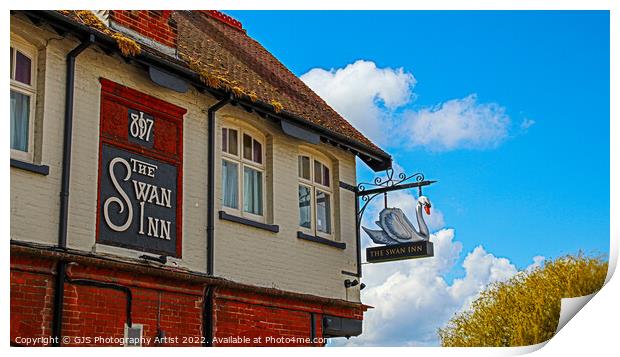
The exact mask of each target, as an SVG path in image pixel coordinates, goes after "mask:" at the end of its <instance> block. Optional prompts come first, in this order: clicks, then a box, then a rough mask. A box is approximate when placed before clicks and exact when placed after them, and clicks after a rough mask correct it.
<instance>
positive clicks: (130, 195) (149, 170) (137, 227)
mask: <svg viewBox="0 0 620 357" xmlns="http://www.w3.org/2000/svg"><path fill="white" fill-rule="evenodd" d="M100 173H101V180H100V185H101V186H100V189H99V204H100V207H99V240H100V241H101V242H102V243H106V244H111V245H117V246H122V247H127V248H132V249H137V250H141V251H147V252H152V253H158V254H165V255H173V256H174V255H176V251H177V247H176V245H177V227H176V225H177V168H176V167H175V166H174V165H171V164H168V163H165V162H162V161H159V160H155V159H152V158H147V157H144V156H142V155H138V154H135V153H132V152H130V151H127V150H123V149H120V148H116V147H114V146H111V145H107V144H103V145H102V150H101V167H100Z"/></svg>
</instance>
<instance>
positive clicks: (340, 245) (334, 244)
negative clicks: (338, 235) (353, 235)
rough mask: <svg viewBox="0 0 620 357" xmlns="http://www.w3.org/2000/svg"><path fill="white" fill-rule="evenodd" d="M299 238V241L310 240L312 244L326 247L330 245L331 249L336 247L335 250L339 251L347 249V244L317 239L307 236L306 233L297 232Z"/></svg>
mask: <svg viewBox="0 0 620 357" xmlns="http://www.w3.org/2000/svg"><path fill="white" fill-rule="evenodd" d="M297 238H299V239H303V240H309V241H311V242H315V243H321V244H325V245H329V246H330V247H334V248H338V249H345V248H346V247H347V244H346V243H343V242H336V241H333V240H330V239H325V238H322V237H317V236H313V235H310V234H306V233H304V232H299V231H298V232H297Z"/></svg>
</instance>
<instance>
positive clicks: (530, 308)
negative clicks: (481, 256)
mask: <svg viewBox="0 0 620 357" xmlns="http://www.w3.org/2000/svg"><path fill="white" fill-rule="evenodd" d="M607 264H608V263H607V261H605V260H603V259H602V258H599V257H596V258H594V257H587V256H584V255H583V254H582V253H581V252H580V253H578V254H577V255H567V256H564V257H561V258H558V259H556V260H553V261H549V260H548V261H545V263H544V264H543V266H542V267H537V268H535V269H533V270H531V271H526V272H521V273H519V274H517V275H515V276H514V277H513V278H511V279H510V280H508V281H505V282H501V283H494V284H491V285H489V286H488V287H487V289H486V290H484V291H483V292H482V293H480V295H479V297H478V298H477V299H476V300H475V301H474V302H473V303H472V305H471V308H470V310H468V311H464V312H461V313H458V314H456V315H455V316H454V317H453V318H452V319H451V320H450V321H449V322H448V323H447V325H446V326H445V327H444V328H441V329H439V331H438V333H439V337H440V338H441V344H442V346H446V347H457V346H458V347H474V346H525V345H532V344H537V343H541V342H544V341H546V340H548V339H550V338H551V337H553V335H554V333H555V330H556V328H557V324H558V321H559V318H560V306H561V299H562V298H570V297H578V296H583V295H589V294H592V293H594V292H596V291H598V290H599V289H600V288H601V287H602V286H603V283H604V282H605V276H606V275H607Z"/></svg>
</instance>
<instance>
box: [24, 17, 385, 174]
mask: <svg viewBox="0 0 620 357" xmlns="http://www.w3.org/2000/svg"><path fill="white" fill-rule="evenodd" d="M15 12H23V13H24V14H26V15H27V16H28V18H30V19H32V18H33V17H34V18H36V19H38V20H40V21H44V22H49V23H50V24H53V26H54V29H60V30H63V31H66V32H67V33H73V34H75V35H77V36H78V37H81V36H84V37H85V36H90V35H94V36H95V43H96V44H97V45H99V46H100V47H103V48H105V49H106V50H108V51H114V52H120V51H119V49H118V46H117V45H116V41H115V40H114V39H112V38H111V37H109V36H108V35H106V34H104V33H101V32H99V31H97V30H95V29H93V28H91V27H89V26H86V25H83V24H81V23H79V22H76V21H73V20H72V19H71V18H69V17H67V16H64V15H62V14H60V13H58V12H57V11H55V10H20V11H15ZM143 46H144V45H143ZM149 49H150V50H153V51H156V52H157V50H155V49H151V48H149ZM162 56H166V55H164V54H162ZM124 57H127V56H124ZM130 58H131V59H132V60H135V61H137V62H140V63H142V64H144V65H147V66H156V67H159V68H161V69H164V70H166V71H168V72H170V73H171V74H175V75H177V76H179V77H182V78H184V79H186V80H188V81H189V82H191V84H192V85H194V86H195V87H197V88H202V89H207V90H208V91H209V92H210V93H211V94H213V95H214V96H218V95H219V96H220V97H223V96H226V95H230V94H232V93H231V92H229V91H226V90H222V89H219V88H213V87H209V86H207V85H206V84H205V83H203V82H202V81H201V80H200V76H199V75H198V74H197V73H195V72H194V71H192V70H191V69H189V68H187V67H184V66H182V65H180V64H178V63H174V62H173V61H169V60H166V59H165V57H159V56H154V55H152V54H151V53H149V52H146V51H141V53H140V54H138V55H136V56H131V57H130ZM234 101H236V102H238V103H241V104H243V105H245V106H247V107H251V108H254V109H255V110H257V111H260V112H263V113H267V114H268V115H269V116H271V117H273V118H275V119H279V120H286V121H290V122H292V123H296V124H302V125H304V126H306V127H309V128H310V129H312V130H314V131H316V132H317V133H319V134H320V135H321V136H322V137H324V138H325V140H326V141H331V142H334V143H336V144H339V145H341V146H343V147H346V148H349V150H351V151H352V152H353V153H355V154H356V155H357V156H358V157H359V158H360V159H361V160H362V161H363V162H364V163H365V164H366V165H368V166H369V167H370V168H371V169H372V170H374V171H381V170H385V169H387V168H390V167H391V166H392V157H391V156H390V155H389V154H387V153H385V152H383V151H382V150H377V149H375V148H373V147H370V146H368V145H365V144H363V143H361V142H358V141H355V140H351V139H350V138H348V137H346V136H344V135H342V134H339V133H335V132H333V131H331V130H328V129H326V128H324V127H322V126H319V125H317V124H315V123H313V122H311V121H309V120H307V119H305V118H302V117H300V116H298V115H296V114H294V113H291V112H288V111H286V110H282V111H279V112H276V111H275V110H274V108H273V106H272V105H271V104H269V103H266V102H264V101H261V100H256V101H252V100H249V98H239V97H235V98H234Z"/></svg>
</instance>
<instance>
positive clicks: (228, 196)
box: [222, 127, 265, 221]
mask: <svg viewBox="0 0 620 357" xmlns="http://www.w3.org/2000/svg"><path fill="white" fill-rule="evenodd" d="M263 143H264V140H261V139H259V138H258V135H256V134H254V133H252V132H250V131H246V130H244V129H240V128H230V127H225V128H222V206H224V207H225V208H228V209H230V210H233V211H235V212H236V213H238V214H240V215H242V216H248V217H250V218H253V219H255V220H258V221H264V215H263V208H264V207H263V201H264V177H265V175H264V172H265V167H264V157H263Z"/></svg>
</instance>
